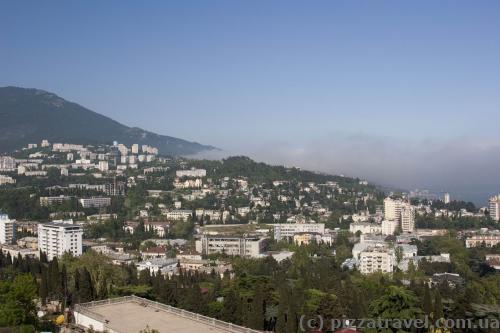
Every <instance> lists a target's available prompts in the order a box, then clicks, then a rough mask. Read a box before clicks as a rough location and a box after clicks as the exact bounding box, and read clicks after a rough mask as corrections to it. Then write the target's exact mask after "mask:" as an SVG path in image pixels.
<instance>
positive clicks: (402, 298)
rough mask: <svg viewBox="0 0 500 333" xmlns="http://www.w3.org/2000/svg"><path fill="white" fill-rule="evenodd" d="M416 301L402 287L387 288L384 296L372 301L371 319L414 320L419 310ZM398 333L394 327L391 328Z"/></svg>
mask: <svg viewBox="0 0 500 333" xmlns="http://www.w3.org/2000/svg"><path fill="white" fill-rule="evenodd" d="M417 304H418V299H417V297H416V296H415V295H414V294H413V293H412V292H411V291H409V290H407V289H405V288H404V287H398V286H389V287H388V288H387V290H386V291H385V292H384V294H383V295H382V296H381V297H380V298H378V299H376V300H374V301H373V302H372V304H371V306H370V312H371V315H372V316H373V318H382V319H400V320H404V319H408V320H409V319H415V318H418V317H420V315H421V314H422V313H421V310H420V309H419V308H418V307H417ZM391 330H392V331H393V332H398V329H397V328H396V327H391Z"/></svg>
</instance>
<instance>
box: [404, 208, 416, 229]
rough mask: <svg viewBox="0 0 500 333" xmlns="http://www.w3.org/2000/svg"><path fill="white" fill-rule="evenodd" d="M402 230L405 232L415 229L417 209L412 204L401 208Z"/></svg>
mask: <svg viewBox="0 0 500 333" xmlns="http://www.w3.org/2000/svg"><path fill="white" fill-rule="evenodd" d="M401 230H402V231H403V232H414V231H415V210H414V209H413V207H411V206H410V205H404V206H403V207H402V208H401Z"/></svg>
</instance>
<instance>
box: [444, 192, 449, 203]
mask: <svg viewBox="0 0 500 333" xmlns="http://www.w3.org/2000/svg"><path fill="white" fill-rule="evenodd" d="M443 201H444V203H445V204H449V203H450V202H451V197H450V193H445V194H444V197H443Z"/></svg>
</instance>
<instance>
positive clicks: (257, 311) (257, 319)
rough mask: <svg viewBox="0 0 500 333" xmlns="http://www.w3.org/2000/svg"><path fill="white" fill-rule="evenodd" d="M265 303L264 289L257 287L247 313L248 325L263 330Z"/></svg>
mask: <svg viewBox="0 0 500 333" xmlns="http://www.w3.org/2000/svg"><path fill="white" fill-rule="evenodd" d="M264 321H265V304H264V291H263V289H262V287H260V286H259V287H257V289H256V290H255V295H254V297H253V300H252V304H251V306H250V313H249V314H248V322H247V323H248V326H249V327H250V328H253V329H256V330H261V331H262V330H264Z"/></svg>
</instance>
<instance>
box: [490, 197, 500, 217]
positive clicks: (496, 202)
mask: <svg viewBox="0 0 500 333" xmlns="http://www.w3.org/2000/svg"><path fill="white" fill-rule="evenodd" d="M489 208H490V217H491V219H492V220H493V221H496V222H499V221H500V194H498V195H495V196H493V197H491V198H490V205H489Z"/></svg>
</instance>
